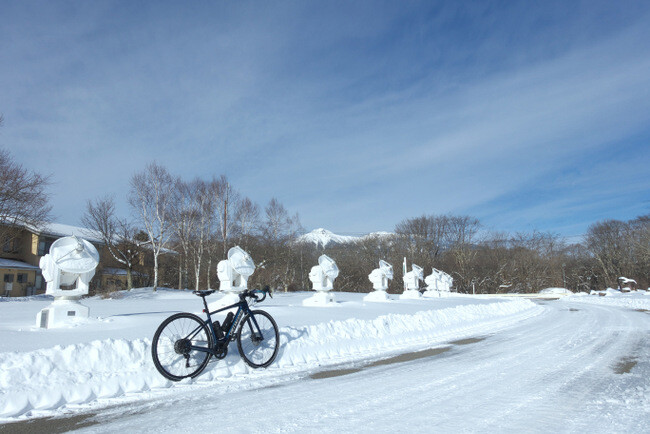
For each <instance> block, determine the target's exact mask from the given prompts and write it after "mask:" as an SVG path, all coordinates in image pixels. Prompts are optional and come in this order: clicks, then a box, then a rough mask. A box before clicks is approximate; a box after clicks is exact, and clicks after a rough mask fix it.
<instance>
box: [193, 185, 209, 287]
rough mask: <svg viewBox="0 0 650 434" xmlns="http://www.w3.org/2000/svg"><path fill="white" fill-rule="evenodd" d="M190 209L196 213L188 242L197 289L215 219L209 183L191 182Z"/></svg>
mask: <svg viewBox="0 0 650 434" xmlns="http://www.w3.org/2000/svg"><path fill="white" fill-rule="evenodd" d="M191 191H192V204H193V206H192V211H193V213H194V214H195V215H196V226H195V230H194V234H193V240H192V243H191V244H190V247H191V249H192V259H193V260H194V275H195V288H196V289H197V290H198V289H199V282H200V277H201V264H202V261H203V258H204V255H205V253H206V252H207V250H208V244H209V243H210V241H211V235H212V227H213V225H214V220H215V213H214V210H215V200H214V199H215V197H214V195H213V194H212V191H211V188H210V185H209V184H208V183H206V182H205V181H201V180H196V181H194V182H193V183H192V184H191ZM209 267H210V262H208V273H207V287H208V288H209V287H210V273H209Z"/></svg>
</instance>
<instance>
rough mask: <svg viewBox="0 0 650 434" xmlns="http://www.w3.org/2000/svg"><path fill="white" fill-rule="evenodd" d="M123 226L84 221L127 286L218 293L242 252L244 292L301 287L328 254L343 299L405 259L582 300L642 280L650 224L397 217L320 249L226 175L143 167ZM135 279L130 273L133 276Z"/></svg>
mask: <svg viewBox="0 0 650 434" xmlns="http://www.w3.org/2000/svg"><path fill="white" fill-rule="evenodd" d="M128 200H129V203H130V205H131V209H132V211H133V213H132V216H131V218H130V219H129V218H118V217H117V216H116V215H115V211H114V210H115V206H114V202H113V199H112V198H100V199H96V200H94V201H90V202H89V203H88V207H87V210H86V213H85V215H84V219H83V223H84V224H85V225H86V226H87V227H89V228H92V229H95V230H97V231H99V232H101V233H102V234H103V237H104V240H105V243H106V244H107V246H108V247H109V248H110V251H111V253H112V256H113V260H114V261H115V262H117V263H118V264H121V265H122V266H123V267H125V268H127V270H128V275H129V285H131V284H132V282H133V280H132V279H133V278H132V275H133V276H136V277H135V281H136V282H137V284H139V285H144V284H146V285H152V286H154V287H157V286H165V287H176V288H218V278H217V276H216V264H217V262H218V261H220V260H221V259H224V258H226V255H227V251H228V249H229V248H230V247H232V246H235V245H239V246H241V247H242V248H244V249H245V250H246V251H248V252H249V253H250V254H251V256H252V257H253V259H254V260H255V261H256V266H257V268H256V271H255V273H254V274H253V276H252V277H251V278H250V280H249V285H250V286H259V285H266V284H268V285H271V286H272V287H273V288H275V289H276V290H285V291H292V290H307V289H309V288H310V287H311V283H310V281H309V279H308V275H309V271H310V269H311V267H312V266H314V265H316V264H317V260H318V257H319V256H320V255H321V254H323V253H326V254H327V255H328V256H330V257H332V258H333V259H334V260H335V261H336V262H337V264H338V266H339V268H340V270H341V272H340V274H339V277H338V278H337V279H336V282H335V289H336V290H340V291H358V292H367V291H369V290H370V289H371V284H370V282H369V280H368V274H369V273H370V272H371V271H372V270H373V269H374V268H376V267H377V265H378V261H379V259H384V260H386V261H388V262H390V263H391V264H393V267H394V271H395V279H394V280H393V281H392V282H391V286H390V288H389V291H392V292H401V290H402V279H401V278H402V267H401V264H402V261H403V258H404V257H406V258H407V260H408V263H409V264H413V263H415V264H418V265H420V266H422V267H423V268H424V269H425V274H429V273H430V272H431V267H435V268H437V269H440V270H444V271H445V272H447V273H449V274H450V275H451V276H452V277H453V278H454V287H455V288H456V289H457V290H458V291H459V292H466V293H471V292H473V291H475V292H476V293H504V292H537V291H539V290H540V289H543V288H546V287H566V288H568V289H571V290H572V291H590V290H595V289H604V288H606V287H616V286H617V279H618V277H620V276H626V277H628V278H632V279H635V280H636V281H637V282H638V284H639V287H646V288H647V287H648V284H649V283H650V265H649V264H650V216H643V217H639V218H637V219H634V220H631V221H628V222H622V221H617V220H607V221H603V222H598V223H595V224H593V225H592V226H590V227H589V229H588V231H587V233H586V235H585V237H584V242H581V243H573V244H570V243H567V242H566V241H565V240H564V239H563V238H562V237H560V236H558V235H555V234H552V233H542V232H532V233H515V234H506V233H491V232H486V231H485V230H483V228H482V226H481V223H480V221H479V220H478V219H476V218H474V217H469V216H454V215H424V216H421V217H414V218H409V219H405V220H404V221H402V222H399V223H398V224H397V225H396V226H395V230H394V234H391V235H377V236H368V237H362V238H360V239H359V240H358V241H357V242H354V243H346V244H339V245H333V246H327V247H323V246H320V245H315V244H313V243H309V242H299V235H300V234H301V233H303V232H304V231H303V229H302V227H301V224H300V219H299V216H298V215H297V214H295V215H290V214H289V212H288V211H287V210H286V208H285V207H284V206H283V205H282V204H281V203H280V202H279V201H278V200H277V199H271V200H270V201H269V202H268V203H267V204H266V205H265V206H264V207H261V206H260V205H258V204H256V203H255V202H253V201H252V200H251V199H250V198H247V197H245V196H243V195H241V194H240V193H239V192H238V191H237V189H236V188H235V187H234V186H233V185H232V184H231V183H230V182H229V181H228V179H227V178H226V177H225V176H221V177H216V178H213V179H209V180H206V179H194V180H189V181H188V180H182V179H180V178H177V177H174V176H173V175H172V174H170V173H169V172H168V171H167V169H165V168H164V167H162V166H160V165H157V164H150V165H149V166H147V167H146V168H145V169H144V170H143V171H142V172H140V173H137V174H135V175H134V176H133V177H132V179H131V189H130V192H129V195H128ZM133 271H136V273H133Z"/></svg>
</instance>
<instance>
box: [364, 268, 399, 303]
mask: <svg viewBox="0 0 650 434" xmlns="http://www.w3.org/2000/svg"><path fill="white" fill-rule="evenodd" d="M368 279H370V281H371V282H372V287H373V289H374V291H373V292H371V293H369V294H368V295H366V296H365V297H363V299H364V300H365V301H387V300H390V298H389V297H388V294H387V293H386V290H387V289H388V281H389V280H392V279H393V266H392V265H390V264H389V263H388V262H386V261H384V260H379V268H375V269H374V270H372V272H371V273H370V274H369V275H368Z"/></svg>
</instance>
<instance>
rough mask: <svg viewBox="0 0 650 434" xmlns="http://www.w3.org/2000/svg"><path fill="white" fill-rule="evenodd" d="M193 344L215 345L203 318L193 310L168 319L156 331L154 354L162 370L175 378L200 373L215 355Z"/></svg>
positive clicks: (152, 348)
mask: <svg viewBox="0 0 650 434" xmlns="http://www.w3.org/2000/svg"><path fill="white" fill-rule="evenodd" d="M192 347H201V348H205V349H206V350H207V349H210V348H212V334H211V333H210V330H209V329H208V327H207V326H206V325H205V323H204V322H203V320H201V318H199V317H198V316H196V315H194V314H191V313H177V314H175V315H172V316H170V317H169V318H167V319H166V320H165V321H163V322H162V324H160V326H159V327H158V330H156V333H155V334H154V336H153V342H152V344H151V356H152V358H153V363H154V365H156V369H158V372H160V373H161V374H162V375H163V376H164V377H165V378H168V379H170V380H172V381H180V380H182V379H183V378H187V377H196V376H197V375H199V374H200V373H201V371H203V370H204V369H205V367H206V365H207V364H208V361H209V360H210V356H211V354H210V353H209V352H206V351H198V350H196V349H193V348H192Z"/></svg>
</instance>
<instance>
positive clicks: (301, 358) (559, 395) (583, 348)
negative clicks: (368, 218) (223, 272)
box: [0, 289, 650, 432]
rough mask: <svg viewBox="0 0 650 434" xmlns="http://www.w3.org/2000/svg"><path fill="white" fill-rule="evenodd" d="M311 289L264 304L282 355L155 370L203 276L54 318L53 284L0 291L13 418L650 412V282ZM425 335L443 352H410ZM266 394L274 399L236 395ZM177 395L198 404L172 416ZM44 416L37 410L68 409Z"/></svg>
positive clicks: (155, 428) (417, 419)
mask: <svg viewBox="0 0 650 434" xmlns="http://www.w3.org/2000/svg"><path fill="white" fill-rule="evenodd" d="M310 295H311V293H289V294H277V295H276V297H275V298H274V299H272V300H268V299H267V302H264V303H262V304H261V305H259V306H258V307H257V308H261V309H264V310H266V311H267V312H269V313H271V314H272V315H273V316H274V318H275V319H276V320H277V322H278V325H279V326H280V334H281V349H280V353H279V355H278V358H277V359H276V361H275V362H274V364H273V365H272V366H271V367H270V368H268V369H265V370H264V369H262V370H252V369H250V368H248V367H247V366H246V365H245V364H244V363H243V362H242V361H241V359H240V357H239V355H238V354H237V350H236V346H234V345H231V347H230V353H229V355H228V356H227V357H226V358H225V359H224V360H220V361H214V362H212V363H210V364H209V365H208V367H207V369H206V371H204V373H203V374H202V375H200V376H199V377H197V378H196V379H194V380H185V381H182V382H180V383H171V382H169V381H167V380H165V379H164V378H163V377H162V376H161V375H160V374H158V372H157V371H156V370H155V368H154V366H153V363H152V362H151V356H150V338H151V336H152V335H153V333H154V331H155V329H156V327H157V326H158V324H159V323H160V322H161V321H162V320H163V319H164V318H166V317H167V316H169V315H171V314H173V313H176V312H179V311H191V312H195V313H197V312H199V311H200V307H201V306H200V299H199V298H197V297H196V296H194V295H191V293H190V292H189V291H172V290H162V291H158V292H157V293H155V294H154V293H152V292H151V290H150V289H139V290H134V291H131V292H122V293H119V294H118V295H117V296H116V297H115V298H113V299H100V298H88V299H85V300H84V303H85V304H86V305H88V306H89V307H90V309H91V317H92V318H90V319H88V320H85V321H79V322H77V323H75V324H73V325H71V326H69V327H66V328H60V329H50V330H41V329H38V328H36V327H34V325H33V318H34V317H35V314H36V312H38V311H39V310H40V309H41V308H43V307H44V306H46V305H47V304H49V302H50V301H51V300H50V299H48V298H47V297H31V298H28V299H13V300H9V301H5V302H0V342H2V343H1V344H0V414H2V418H3V419H2V422H4V423H14V422H16V421H21V420H25V419H33V418H36V417H41V416H52V415H54V416H64V415H69V414H78V413H80V412H85V413H86V414H90V416H88V417H92V420H94V422H93V423H95V424H96V425H91V426H89V427H88V428H86V430H87V431H89V432H118V431H129V430H130V431H133V430H137V431H140V432H145V431H146V432H162V431H166V432H181V431H183V432H185V431H187V429H189V428H191V429H192V430H201V429H206V430H210V429H214V425H211V424H213V423H216V420H215V415H219V416H218V418H217V419H218V424H219V427H220V429H224V430H227V431H245V432H268V431H273V430H275V431H278V432H341V431H349V430H351V429H352V430H354V431H358V432H387V431H391V432H392V431H400V430H401V431H404V430H406V431H417V432H426V431H431V430H432V429H433V430H436V429H437V430H440V431H444V432H448V431H477V430H478V431H491V432H494V431H504V430H505V431H511V432H521V431H538V432H549V431H569V432H584V431H594V432H648V429H649V428H650V384H649V383H648V378H650V362H649V361H648V359H649V356H650V351H649V350H648V347H649V345H648V344H649V342H648V335H649V334H648V332H649V331H650V316H649V315H648V313H647V309H646V308H645V307H642V306H646V307H647V306H648V304H647V301H648V300H650V297H649V296H647V295H645V293H642V292H639V293H631V294H620V293H619V294H613V295H608V296H606V297H600V296H597V295H595V296H593V295H583V296H577V295H576V296H571V297H563V298H562V299H561V300H559V301H550V302H548V301H545V302H539V303H533V302H531V301H529V300H525V299H515V300H511V299H505V298H487V297H480V296H476V297H471V296H460V295H456V296H451V297H447V298H437V299H424V298H422V299H419V300H398V299H397V297H395V296H393V300H392V301H389V302H385V303H372V302H365V303H364V302H363V296H364V295H365V294H351V293H337V294H336V300H337V303H336V304H335V305H334V306H330V307H305V306H302V300H303V299H305V298H307V297H309V296H310ZM213 297H214V299H215V300H216V299H217V298H218V297H219V296H218V295H215V296H213ZM630 307H631V309H630ZM422 350H426V351H425V353H426V354H429V355H434V354H439V355H438V356H435V357H434V356H427V357H425V358H422V359H417V357H416V359H417V360H415V361H411V362H404V360H402V359H400V357H401V356H400V355H403V354H411V353H412V354H416V355H417V354H421V353H422ZM418 357H420V356H418ZM406 360H408V358H407V359H406ZM366 366H367V368H365V367H366ZM328 372H332V374H328ZM314 373H316V374H318V373H322V376H321V377H317V376H315V374H314ZM329 375H331V376H332V377H333V378H328V376H329ZM310 376H314V378H323V379H322V380H316V379H314V380H310V379H309V377H310ZM271 386H273V387H271ZM251 389H254V390H255V392H254V396H253V395H251V393H252V391H251ZM226 394H227V396H226ZM224 401H227V407H224ZM251 402H255V403H256V404H259V408H264V409H268V411H260V412H256V415H255V417H254V418H242V417H241V415H240V414H239V412H237V411H225V412H224V411H223V410H224V408H228V409H238V408H239V409H246V408H248V407H249V406H250V404H251ZM387 408H391V411H387ZM423 408H426V409H427V410H426V411H423ZM172 410H173V411H174V412H177V413H178V414H192V415H193V417H192V418H189V419H188V418H183V417H181V418H171V419H170V418H169V417H168V414H169V412H170V411H172ZM89 412H90V413H89ZM93 415H94V416H93ZM59 420H64V419H59ZM42 423H44V424H45V425H30V426H31V427H32V429H37V428H36V427H37V426H40V427H42V428H43V429H44V430H48V429H51V426H50V425H48V424H50V423H54V422H51V421H47V420H44V421H43V422H42ZM477 424H478V425H477ZM211 427H212V428H211ZM73 428H74V426H73ZM68 429H70V428H68Z"/></svg>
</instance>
